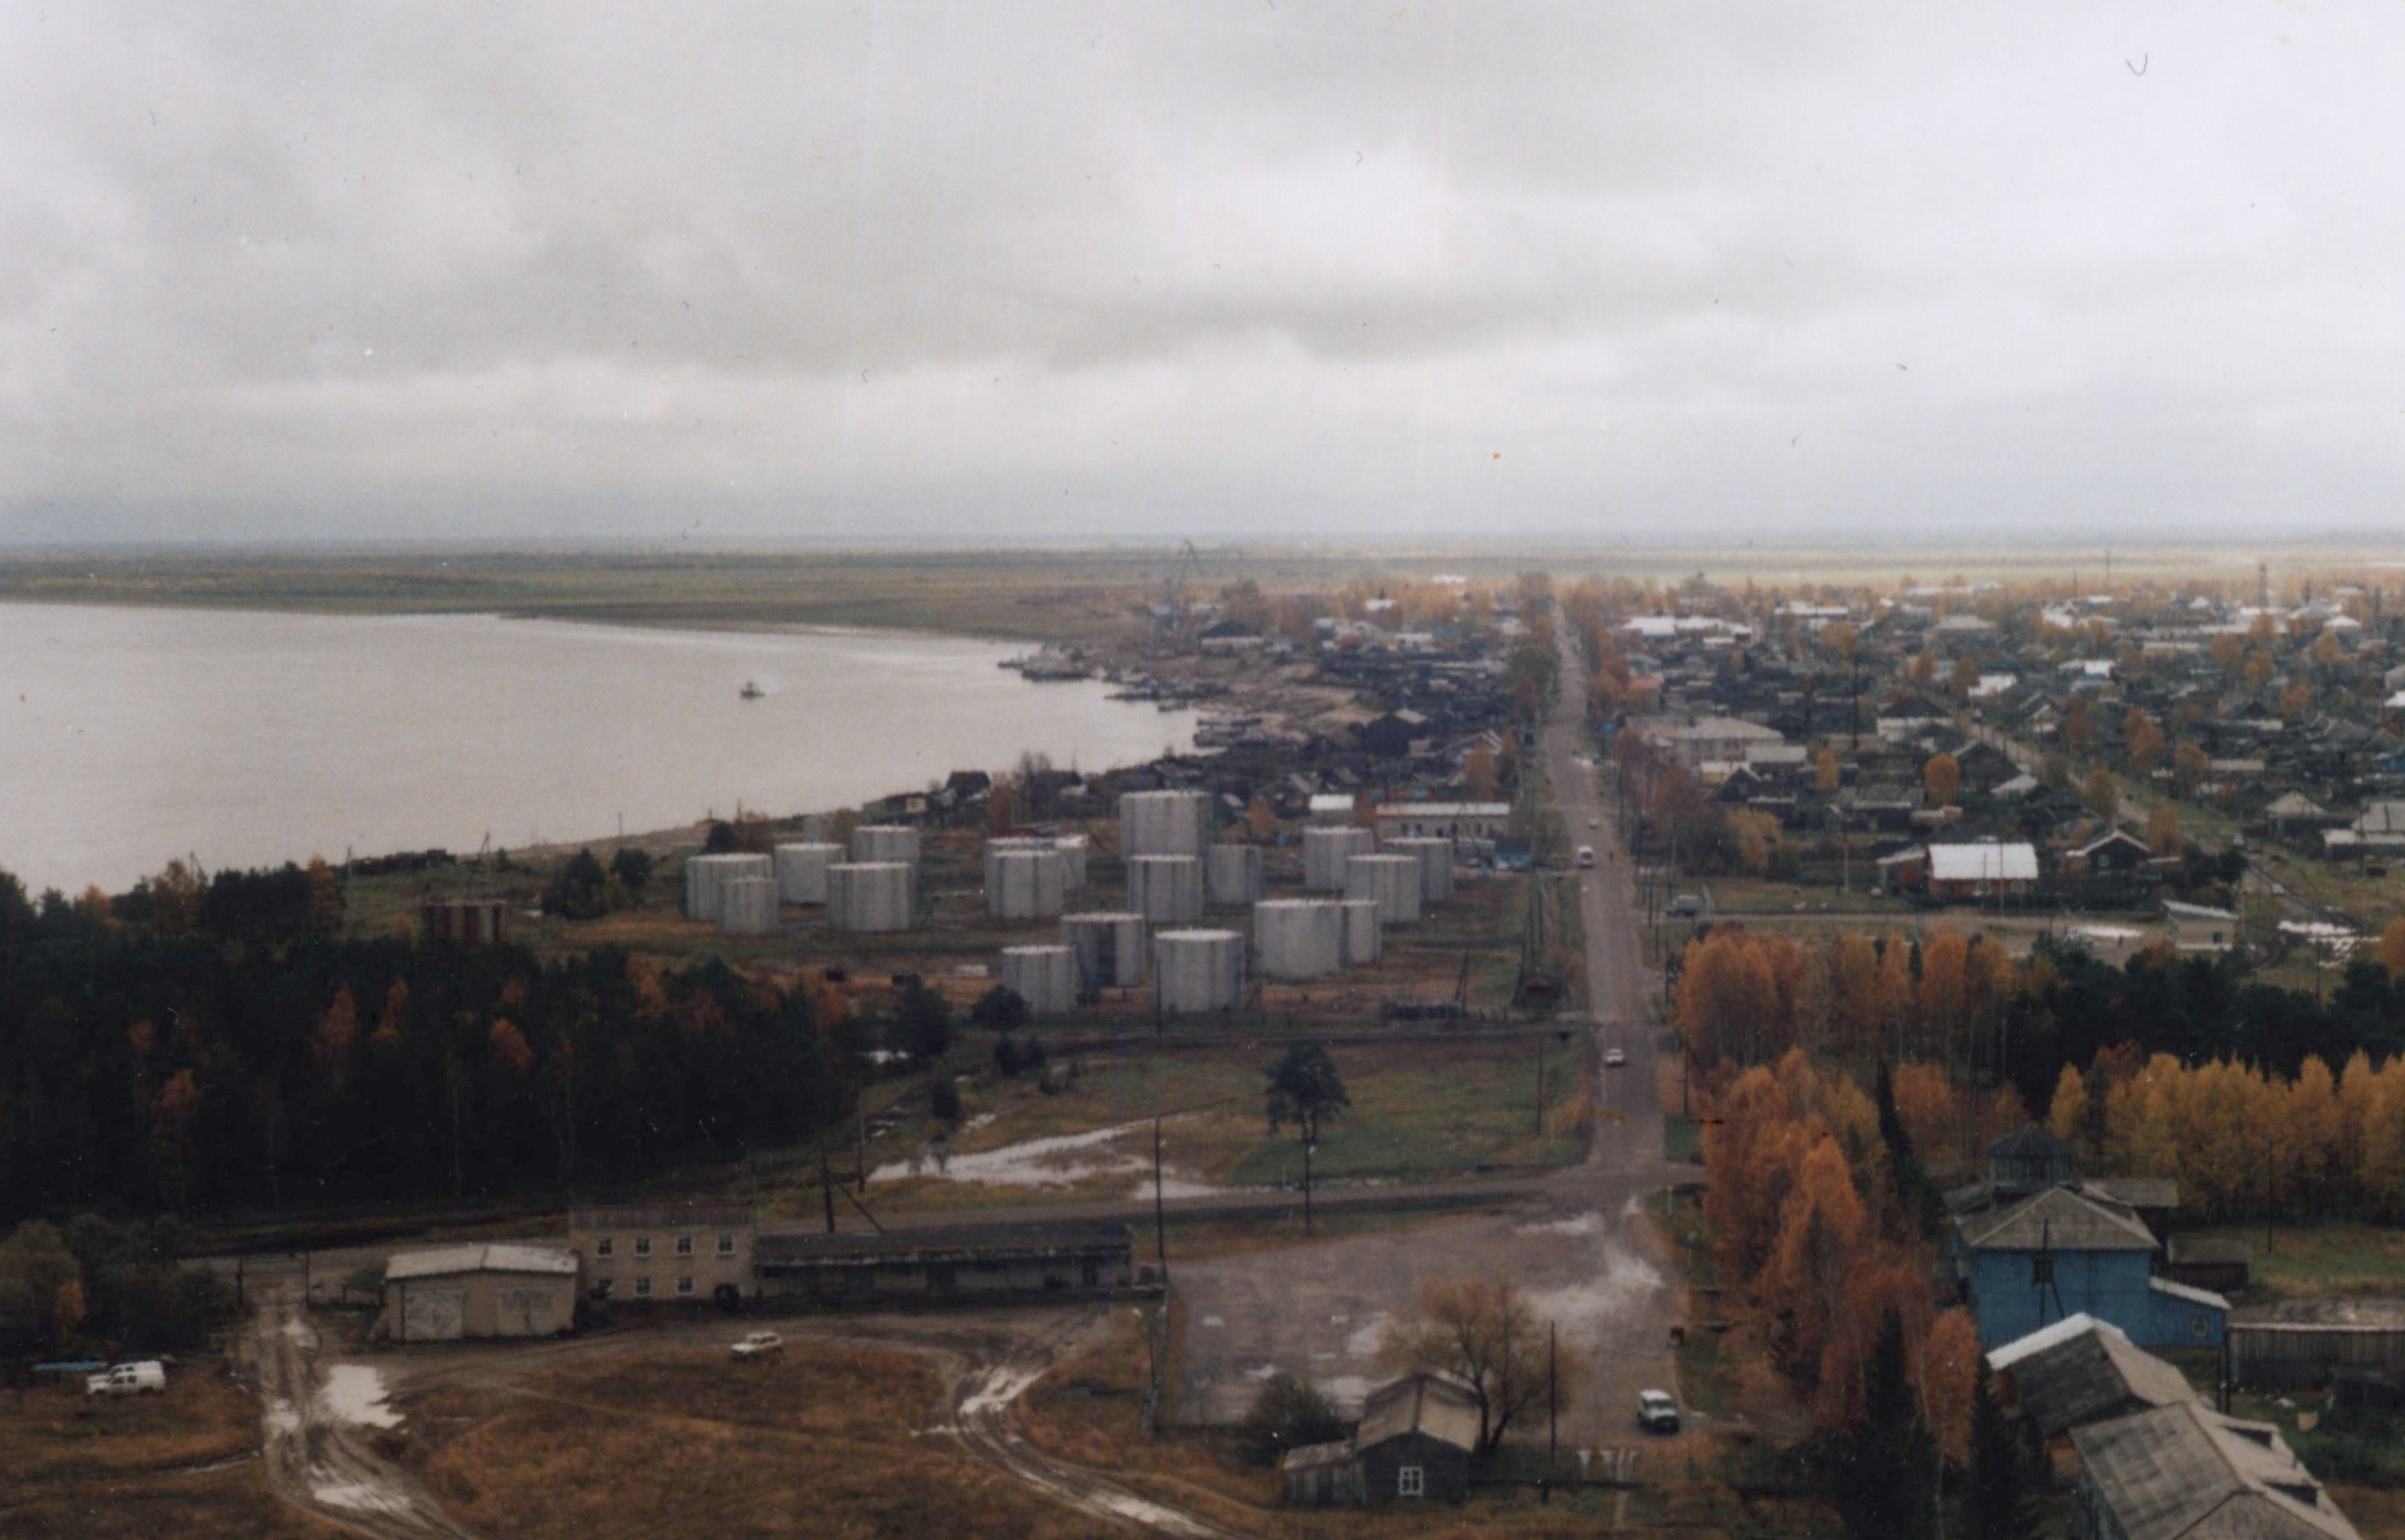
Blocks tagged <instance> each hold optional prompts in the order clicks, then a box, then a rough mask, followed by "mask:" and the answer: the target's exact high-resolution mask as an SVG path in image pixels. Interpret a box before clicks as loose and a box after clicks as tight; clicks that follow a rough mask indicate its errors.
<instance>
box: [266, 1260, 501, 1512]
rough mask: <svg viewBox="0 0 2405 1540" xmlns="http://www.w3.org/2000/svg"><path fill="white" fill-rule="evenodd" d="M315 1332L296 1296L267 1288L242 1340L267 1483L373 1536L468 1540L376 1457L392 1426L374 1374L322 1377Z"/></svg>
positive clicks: (305, 1507)
mask: <svg viewBox="0 0 2405 1540" xmlns="http://www.w3.org/2000/svg"><path fill="white" fill-rule="evenodd" d="M319 1346H320V1344H319V1341H318V1337H317V1333H316V1330H315V1329H314V1328H313V1327H312V1326H311V1325H310V1324H309V1320H308V1317H307V1315H306V1314H305V1313H304V1312H303V1311H302V1309H301V1307H300V1304H299V1301H298V1295H297V1294H291V1293H287V1292H286V1291H284V1290H282V1289H271V1290H263V1291H261V1297H260V1302H259V1306H258V1309H256V1310H255V1311H254V1312H253V1314H252V1316H251V1326H250V1332H249V1335H248V1336H247V1337H245V1338H244V1340H243V1345H242V1350H241V1359H242V1365H243V1369H244V1372H245V1373H246V1374H247V1375H248V1376H249V1378H250V1380H251V1383H252V1385H253V1386H254V1387H255V1388H256V1389H257V1391H258V1393H259V1403H260V1444H261V1448H262V1451H263V1453H264V1456H265V1459H266V1463H267V1475H268V1479H269V1481H271V1482H272V1483H273V1484H274V1488H275V1491H276V1494H277V1495H278V1496H280V1497H282V1498H283V1499H284V1500H285V1501H286V1502H288V1503H289V1504H291V1505H293V1506H294V1507H297V1508H299V1509H301V1510H302V1511H303V1512H305V1513H308V1514H311V1515H313V1516H314V1517H316V1518H318V1519H324V1520H326V1521H327V1522H328V1523H331V1524H336V1525H340V1526H341V1527H342V1528H344V1529H346V1530H349V1531H350V1532H351V1533H355V1534H363V1535H367V1536H370V1537H371V1540H428V1537H429V1536H431V1537H437V1540H472V1537H471V1535H470V1533H469V1532H468V1531H467V1530H465V1529H462V1528H461V1527H460V1526H459V1525H457V1523H454V1522H453V1521H452V1519H451V1518H450V1516H449V1515H447V1514H445V1513H444V1512H443V1506H442V1505H441V1504H439V1503H437V1502H435V1501H434V1499H433V1498H432V1497H431V1496H429V1494H428V1493H427V1492H426V1491H425V1490H424V1489H423V1488H421V1487H419V1486H418V1485H417V1483H416V1482H415V1481H414V1480H412V1479H411V1478H410V1477H409V1476H408V1475H407V1474H406V1473H405V1472H403V1471H402V1470H401V1467H400V1466H398V1465H396V1464H394V1463H392V1462H391V1461H388V1460H387V1459H385V1458H384V1457H383V1456H382V1455H380V1454H378V1453H376V1451H375V1449H374V1447H373V1443H372V1442H371V1434H370V1430H371V1429H373V1428H374V1427H376V1426H378V1425H380V1424H382V1423H384V1422H386V1421H387V1414H384V1413H382V1412H381V1411H380V1410H379V1407H380V1404H381V1401H382V1394H381V1391H380V1381H371V1380H366V1379H358V1378H357V1377H358V1376H373V1375H374V1374H375V1371H374V1370H372V1369H366V1368H364V1367H361V1366H358V1365H353V1366H351V1372H350V1373H349V1374H346V1375H345V1376H344V1377H343V1378H342V1379H339V1380H337V1379H331V1378H330V1377H328V1376H326V1375H324V1374H322V1373H321V1372H320V1365H319V1363H318V1356H319Z"/></svg>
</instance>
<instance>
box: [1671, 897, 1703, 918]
mask: <svg viewBox="0 0 2405 1540" xmlns="http://www.w3.org/2000/svg"><path fill="white" fill-rule="evenodd" d="M1703 912H1704V901H1703V900H1702V899H1700V898H1697V897H1696V896H1695V894H1693V893H1681V894H1680V895H1679V896H1678V897H1677V898H1674V899H1672V900H1671V901H1670V913H1672V914H1674V915H1677V916H1678V917H1680V918H1681V919H1693V918H1695V917H1696V916H1698V915H1700V914H1702V913H1703Z"/></svg>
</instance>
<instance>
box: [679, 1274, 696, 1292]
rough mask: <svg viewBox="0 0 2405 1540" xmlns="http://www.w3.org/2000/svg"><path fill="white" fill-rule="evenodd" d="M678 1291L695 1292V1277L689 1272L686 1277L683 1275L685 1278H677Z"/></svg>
mask: <svg viewBox="0 0 2405 1540" xmlns="http://www.w3.org/2000/svg"><path fill="white" fill-rule="evenodd" d="M677 1293H679V1294H691V1293H693V1279H692V1276H691V1275H690V1274H688V1275H687V1276H685V1277H683V1278H680V1279H678V1280H677Z"/></svg>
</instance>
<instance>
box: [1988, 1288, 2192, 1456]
mask: <svg viewBox="0 0 2405 1540" xmlns="http://www.w3.org/2000/svg"><path fill="white" fill-rule="evenodd" d="M1988 1367H1990V1369H1993V1370H1994V1371H1995V1372H1996V1375H1997V1377H1998V1379H1999V1382H2000V1387H2001V1388H2000V1392H1999V1393H2000V1395H2001V1397H2002V1399H2003V1400H2004V1401H2005V1402H2006V1403H2007V1404H2009V1405H2010V1406H2011V1407H2014V1408H2015V1409H2016V1410H2018V1412H2019V1413H2020V1414H2021V1416H2022V1417H2024V1418H2025V1419H2027V1420H2028V1422H2029V1425H2030V1431H2031V1432H2032V1434H2034V1435H2036V1436H2037V1437H2038V1438H2039V1439H2040V1440H2041V1441H2050V1440H2054V1439H2057V1438H2060V1436H2062V1435H2065V1434H2067V1433H2069V1432H2070V1431H2071V1430H2072V1429H2074V1428H2077V1427H2084V1426H2086V1425H2087V1424H2089V1423H2090V1422H2103V1421H2111V1420H2112V1419H2114V1418H2117V1417H2126V1416H2128V1415H2130V1414H2131V1413H2132V1412H2141V1411H2151V1410H2153V1409H2154V1408H2155V1407H2172V1406H2177V1405H2179V1404H2180V1403H2182V1402H2187V1401H2197V1400H2199V1399H2200V1397H2199V1396H2198V1394H2197V1391H2196V1388H2195V1387H2194V1386H2193V1385H2190V1384H2189V1383H2188V1379H2187V1375H2185V1374H2182V1373H2181V1372H2180V1371H2179V1369H2178V1368H2177V1367H2175V1366H2174V1365H2170V1364H2167V1363H2165V1362H2163V1361H2162V1360H2161V1359H2159V1358H2157V1357H2156V1356H2155V1355H2154V1354H2153V1353H2150V1352H2147V1351H2145V1350H2143V1349H2141V1348H2140V1347H2138V1346H2137V1345H2136V1344H2135V1343H2133V1342H2131V1340H2130V1338H2129V1337H2128V1335H2127V1334H2125V1333H2124V1332H2123V1331H2122V1330H2121V1328H2120V1327H2118V1326H2116V1325H2114V1324H2113V1323H2111V1322H2109V1321H2099V1320H2097V1319H2096V1318H2095V1317H2094V1316H2091V1315H2086V1314H2080V1315H2074V1316H2071V1317H2068V1318H2067V1319H2065V1320H2061V1321H2058V1322H2056V1323H2054V1324H2052V1325H2050V1326H2041V1327H2040V1328H2038V1329H2037V1330H2036V1331H2033V1332H2032V1333H2030V1334H2029V1335H2028V1336H2027V1337H2020V1338H2018V1339H2017V1340H2015V1341H2011V1342H2007V1343H2005V1344H2004V1346H2003V1347H2001V1348H1998V1349H1996V1350H1995V1351H1993V1352H1990V1354H1988Z"/></svg>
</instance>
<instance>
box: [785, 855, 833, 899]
mask: <svg viewBox="0 0 2405 1540" xmlns="http://www.w3.org/2000/svg"><path fill="white" fill-rule="evenodd" d="M842 859H843V847H842V846H840V845H821V844H818V843H816V842H813V843H811V844H809V845H780V846H779V847H777V855H776V861H777V898H778V900H779V902H781V903H825V902H826V901H827V868H828V867H830V866H833V865H834V864H835V863H836V862H837V861H841V860H842Z"/></svg>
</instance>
